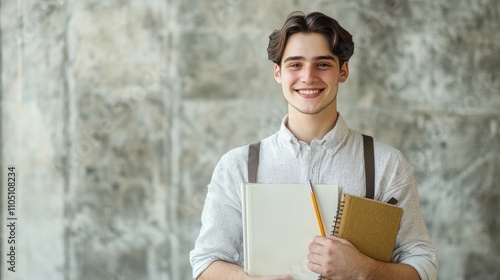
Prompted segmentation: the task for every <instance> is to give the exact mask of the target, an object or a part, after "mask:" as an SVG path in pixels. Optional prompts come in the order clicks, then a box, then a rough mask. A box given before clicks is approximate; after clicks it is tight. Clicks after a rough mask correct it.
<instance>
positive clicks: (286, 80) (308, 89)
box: [274, 33, 349, 118]
mask: <svg viewBox="0 0 500 280" xmlns="http://www.w3.org/2000/svg"><path fill="white" fill-rule="evenodd" d="M348 74H349V69H348V65H347V62H345V63H344V64H343V65H342V66H341V67H339V58H338V57H337V56H336V55H334V54H333V53H332V51H331V50H330V49H329V48H328V43H327V41H326V39H325V38H324V37H323V35H321V34H319V33H296V34H294V35H292V36H290V38H288V41H287V44H286V47H285V50H284V53H283V58H282V61H281V66H279V65H277V64H275V66H274V78H275V79H276V81H277V82H278V83H279V84H281V87H282V90H283V95H284V97H285V99H286V101H287V102H288V113H289V115H292V114H306V115H321V116H322V117H325V118H328V117H333V116H336V115H337V103H336V98H337V91H338V85H339V83H343V82H345V81H346V80H347V76H348Z"/></svg>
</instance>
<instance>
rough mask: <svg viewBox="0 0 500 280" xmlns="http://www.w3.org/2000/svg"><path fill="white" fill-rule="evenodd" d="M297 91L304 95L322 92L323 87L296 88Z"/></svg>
mask: <svg viewBox="0 0 500 280" xmlns="http://www.w3.org/2000/svg"><path fill="white" fill-rule="evenodd" d="M295 91H296V92H298V93H300V94H303V95H313V94H318V93H320V92H321V91H322V89H296V90H295Z"/></svg>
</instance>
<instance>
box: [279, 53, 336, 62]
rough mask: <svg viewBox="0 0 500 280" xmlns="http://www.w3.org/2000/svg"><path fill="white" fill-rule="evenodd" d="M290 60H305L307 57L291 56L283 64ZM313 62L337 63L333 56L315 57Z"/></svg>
mask: <svg viewBox="0 0 500 280" xmlns="http://www.w3.org/2000/svg"><path fill="white" fill-rule="evenodd" d="M290 60H305V57H303V56H289V57H287V58H286V59H285V60H283V62H287V61H290ZM313 60H333V61H335V62H336V61H337V60H336V59H335V57H334V56H331V55H320V56H315V57H313Z"/></svg>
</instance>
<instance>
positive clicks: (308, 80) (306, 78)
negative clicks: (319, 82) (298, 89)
mask: <svg viewBox="0 0 500 280" xmlns="http://www.w3.org/2000/svg"><path fill="white" fill-rule="evenodd" d="M302 71H303V72H302V82H303V83H305V84H312V83H314V82H315V81H316V69H315V68H314V66H312V65H309V66H306V67H304V68H303V69H302Z"/></svg>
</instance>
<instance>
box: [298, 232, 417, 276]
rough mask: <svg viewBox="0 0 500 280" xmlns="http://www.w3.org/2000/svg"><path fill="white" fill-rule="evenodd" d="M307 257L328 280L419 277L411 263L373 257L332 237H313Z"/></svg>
mask: <svg viewBox="0 0 500 280" xmlns="http://www.w3.org/2000/svg"><path fill="white" fill-rule="evenodd" d="M308 260H309V269H311V270H312V271H314V272H316V273H318V274H321V275H323V276H326V277H328V278H331V279H374V280H376V279H384V280H391V279H395V280H399V279H408V280H413V279H415V280H419V279H420V277H419V275H418V273H417V271H416V270H415V269H414V268H413V267H412V266H410V265H407V264H397V263H384V262H380V261H377V260H374V259H372V258H370V257H367V256H365V255H363V254H362V253H361V252H359V251H358V249H356V247H354V245H352V244H351V243H350V242H349V241H347V240H345V239H342V238H338V237H335V236H328V237H321V236H317V237H315V238H314V240H313V242H312V243H311V244H310V245H309V255H308Z"/></svg>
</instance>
